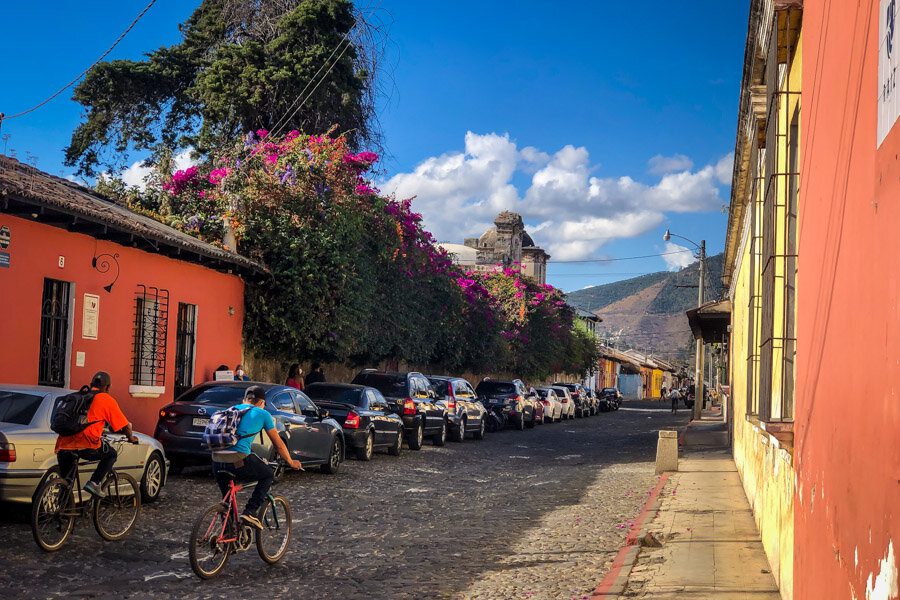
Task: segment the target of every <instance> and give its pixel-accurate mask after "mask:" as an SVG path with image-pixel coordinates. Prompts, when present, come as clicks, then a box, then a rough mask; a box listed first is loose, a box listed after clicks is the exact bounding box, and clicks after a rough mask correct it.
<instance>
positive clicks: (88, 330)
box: [81, 294, 100, 340]
mask: <svg viewBox="0 0 900 600" xmlns="http://www.w3.org/2000/svg"><path fill="white" fill-rule="evenodd" d="M99 328H100V296H95V295H94V294H85V295H84V307H83V309H82V312H81V337H82V338H84V339H86V340H96V339H97V331H98V330H99Z"/></svg>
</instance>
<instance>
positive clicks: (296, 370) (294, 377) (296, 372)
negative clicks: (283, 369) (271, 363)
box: [284, 363, 304, 392]
mask: <svg viewBox="0 0 900 600" xmlns="http://www.w3.org/2000/svg"><path fill="white" fill-rule="evenodd" d="M284 385H286V386H289V387H292V388H296V389H298V390H300V391H301V392H302V391H303V387H304V381H303V369H301V368H300V365H299V364H297V363H294V364H292V365H291V368H290V369H288V376H287V379H286V380H285V382H284Z"/></svg>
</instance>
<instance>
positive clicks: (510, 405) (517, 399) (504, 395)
mask: <svg viewBox="0 0 900 600" xmlns="http://www.w3.org/2000/svg"><path fill="white" fill-rule="evenodd" d="M475 393H476V394H477V395H478V399H479V400H480V401H481V403H482V404H483V405H484V406H485V407H486V408H488V410H498V411H501V412H502V413H503V414H505V415H506V416H507V418H508V421H509V424H510V425H512V427H513V428H515V429H518V430H520V431H521V430H522V429H525V427H526V425H529V424H530V425H529V426H531V427H534V402H533V401H531V400H526V399H527V398H530V396H529V393H528V388H526V387H525V384H524V383H523V382H522V380H521V379H513V380H512V381H499V380H496V379H483V380H481V382H480V383H479V384H478V386H477V387H476V388H475Z"/></svg>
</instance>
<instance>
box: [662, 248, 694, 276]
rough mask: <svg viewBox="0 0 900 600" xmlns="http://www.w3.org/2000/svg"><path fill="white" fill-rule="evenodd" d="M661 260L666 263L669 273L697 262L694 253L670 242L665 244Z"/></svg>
mask: <svg viewBox="0 0 900 600" xmlns="http://www.w3.org/2000/svg"><path fill="white" fill-rule="evenodd" d="M676 252H677V254H676ZM662 258H663V260H664V261H666V267H667V268H668V269H669V270H670V271H679V270H681V269H683V268H685V267H687V266H688V265H691V264H693V263H695V262H697V259H696V258H695V257H694V253H693V252H692V251H691V249H690V248H688V247H687V246H679V245H678V244H673V243H672V242H666V247H665V249H664V250H663V257H662Z"/></svg>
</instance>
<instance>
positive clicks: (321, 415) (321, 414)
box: [319, 410, 331, 419]
mask: <svg viewBox="0 0 900 600" xmlns="http://www.w3.org/2000/svg"><path fill="white" fill-rule="evenodd" d="M330 416H331V413H330V412H328V411H327V410H319V418H320V419H327V418H328V417H330Z"/></svg>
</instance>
